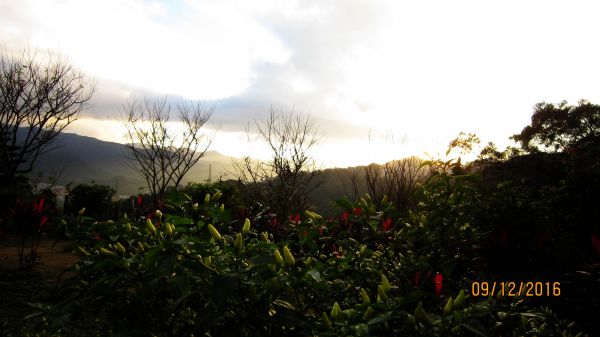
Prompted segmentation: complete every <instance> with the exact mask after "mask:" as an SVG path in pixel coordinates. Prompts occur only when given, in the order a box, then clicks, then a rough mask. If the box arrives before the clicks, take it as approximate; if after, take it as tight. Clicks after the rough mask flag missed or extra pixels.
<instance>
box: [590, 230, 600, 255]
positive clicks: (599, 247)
mask: <svg viewBox="0 0 600 337" xmlns="http://www.w3.org/2000/svg"><path fill="white" fill-rule="evenodd" d="M592 245H593V246H594V248H595V249H596V251H597V252H598V254H600V239H598V238H597V237H596V236H595V235H594V234H592Z"/></svg>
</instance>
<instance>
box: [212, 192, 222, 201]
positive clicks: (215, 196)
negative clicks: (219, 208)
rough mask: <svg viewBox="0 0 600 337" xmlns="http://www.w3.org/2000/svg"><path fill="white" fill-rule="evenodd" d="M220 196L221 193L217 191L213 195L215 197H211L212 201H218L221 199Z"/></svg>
mask: <svg viewBox="0 0 600 337" xmlns="http://www.w3.org/2000/svg"><path fill="white" fill-rule="evenodd" d="M222 195H223V193H221V191H217V192H216V193H215V195H213V197H212V200H214V201H218V200H219V199H220V198H221V196H222Z"/></svg>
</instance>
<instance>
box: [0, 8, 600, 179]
mask: <svg viewBox="0 0 600 337" xmlns="http://www.w3.org/2000/svg"><path fill="white" fill-rule="evenodd" d="M599 18H600V3H599V2H597V1H579V0H570V1H552V0H544V1H536V0H532V1H513V0H505V1H495V2H491V1H481V0H476V1H464V0H457V1H447V0H445V1H437V0H435V1H427V0H423V1H398V0H396V1H394V0H390V1H385V0H382V1H366V0H365V1H360V0H307V1H286V0H254V1H243V0H242V1H229V0H175V1H166V0H165V1H157V0H154V1H146V0H13V1H11V0H0V44H2V45H3V46H4V48H6V49H9V50H18V49H21V48H30V49H31V48H33V49H38V50H44V51H50V52H53V53H59V54H60V55H63V56H65V57H67V58H68V59H69V60H70V62H72V63H73V64H74V65H75V66H76V67H78V68H79V69H81V70H82V71H84V72H85V73H86V74H87V75H88V76H89V78H90V79H93V81H95V83H96V92H95V96H94V99H93V106H92V107H91V108H90V109H88V110H86V111H84V112H83V113H82V115H81V116H80V118H79V120H77V121H76V122H74V123H73V124H71V125H70V126H69V129H68V130H69V132H74V133H78V134H82V135H86V136H91V137H96V138H99V139H102V140H108V141H115V142H124V141H125V139H124V138H123V135H124V129H123V127H122V124H121V122H120V119H121V117H122V115H123V104H125V103H126V102H128V100H131V99H133V98H136V97H137V98H140V97H167V96H168V97H170V98H173V99H175V98H179V97H181V98H183V99H186V100H200V101H203V102H207V103H208V104H215V106H216V110H215V112H214V114H213V116H212V118H211V120H210V122H209V125H208V126H207V132H208V133H209V134H215V139H214V141H213V143H212V145H211V149H212V150H216V151H218V152H221V153H223V154H226V155H231V156H234V157H241V156H244V155H251V156H253V157H257V158H267V157H268V152H267V151H266V149H265V146H264V144H262V143H261V142H260V141H252V142H248V137H247V135H246V131H245V130H246V128H247V126H248V125H250V126H252V125H253V123H254V121H256V120H261V119H263V118H265V116H266V115H267V114H268V112H269V109H271V108H273V109H275V110H276V111H291V110H293V111H294V112H296V113H301V114H310V116H311V117H312V118H314V119H315V121H316V124H317V125H318V127H319V129H318V132H319V136H320V137H321V144H320V146H319V147H318V148H315V150H314V152H313V153H312V154H313V155H314V157H315V158H316V160H317V162H318V163H319V164H320V166H323V167H332V166H338V167H346V166H351V165H363V164H368V163H370V162H379V163H382V162H385V161H388V160H392V159H398V158H402V157H405V156H409V155H419V156H427V155H430V156H435V155H437V154H443V153H444V152H445V150H446V147H447V145H448V143H449V142H450V140H451V139H453V138H454V137H456V136H457V135H458V133H459V132H461V131H464V132H473V133H476V134H477V135H478V136H479V137H480V138H481V139H482V141H483V143H486V142H488V141H493V142H495V143H497V144H498V145H499V146H500V147H503V146H504V145H507V144H508V143H509V141H508V137H509V136H511V135H513V134H515V133H518V132H520V131H521V129H522V128H523V127H524V126H525V125H527V124H528V123H529V121H530V117H531V114H532V112H533V107H534V105H535V104H536V103H538V102H542V101H545V102H553V103H558V102H560V101H563V100H567V101H569V103H572V104H576V102H577V101H578V100H580V99H587V100H590V101H592V102H593V103H598V102H600V90H598V89H599V86H598V84H597V79H598V78H600V65H599V64H598V60H600V45H599V44H598V43H597V33H598V32H600V20H599ZM250 130H251V131H252V130H253V129H252V127H251V129H250ZM250 138H251V139H254V137H250Z"/></svg>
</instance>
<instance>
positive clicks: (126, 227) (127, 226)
mask: <svg viewBox="0 0 600 337" xmlns="http://www.w3.org/2000/svg"><path fill="white" fill-rule="evenodd" d="M125 229H126V230H127V231H128V232H131V224H130V223H129V222H128V223H126V224H125Z"/></svg>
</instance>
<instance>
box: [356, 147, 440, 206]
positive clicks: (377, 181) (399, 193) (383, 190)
mask: <svg viewBox="0 0 600 337" xmlns="http://www.w3.org/2000/svg"><path fill="white" fill-rule="evenodd" d="M364 174H365V180H366V182H367V190H368V192H369V194H370V195H371V196H372V198H373V199H374V200H377V201H378V202H380V201H381V200H382V199H383V197H384V196H386V195H387V197H388V200H389V201H390V202H392V204H393V205H394V206H395V207H396V209H398V210H400V211H406V210H407V209H409V208H410V207H411V206H412V195H413V192H414V191H415V189H416V188H417V184H418V183H419V182H421V181H423V180H424V179H425V178H426V177H427V174H428V170H427V169H426V168H425V167H423V166H421V159H419V158H417V157H409V158H404V159H400V160H393V161H390V162H387V163H385V164H384V165H377V164H370V165H369V166H366V167H365V168H364Z"/></svg>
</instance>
